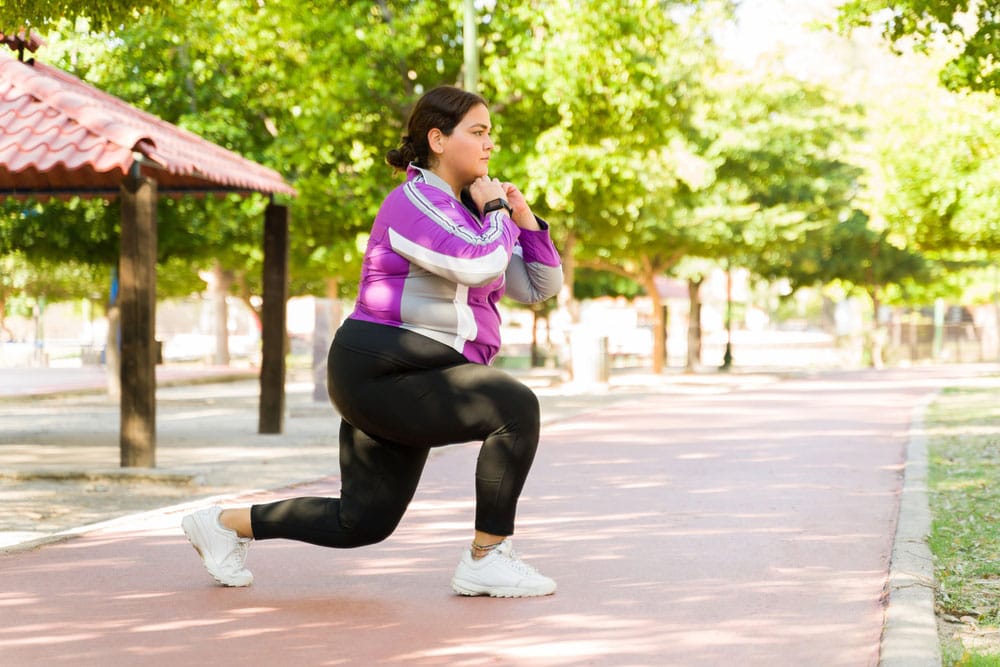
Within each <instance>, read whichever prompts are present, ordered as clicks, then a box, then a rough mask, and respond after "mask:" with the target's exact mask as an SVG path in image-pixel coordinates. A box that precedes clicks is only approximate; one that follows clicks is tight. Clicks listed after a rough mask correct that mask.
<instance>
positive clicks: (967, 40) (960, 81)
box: [839, 0, 1000, 92]
mask: <svg viewBox="0 0 1000 667" xmlns="http://www.w3.org/2000/svg"><path fill="white" fill-rule="evenodd" d="M839 12H840V15H839V23H840V26H841V28H842V29H844V30H851V29H853V28H857V27H861V26H875V27H877V28H880V29H881V32H882V35H883V37H884V38H885V39H886V41H888V42H889V43H890V44H892V45H893V46H894V47H898V46H899V45H900V44H902V43H904V42H907V41H914V42H915V45H916V47H917V48H918V49H920V50H925V51H926V50H928V49H932V48H936V47H942V46H944V47H947V48H948V50H949V52H953V53H952V55H950V56H949V57H950V60H948V62H947V63H946V64H945V65H944V67H943V68H942V69H941V72H940V78H941V81H942V83H944V84H945V86H947V87H948V88H950V89H952V90H960V89H969V90H976V91H990V92H996V91H998V90H1000V70H998V69H997V67H996V61H997V58H998V57H1000V41H998V39H997V38H998V37H1000V22H998V21H997V17H996V3H994V2H970V0H849V1H848V2H845V3H844V4H843V5H841V6H840V8H839Z"/></svg>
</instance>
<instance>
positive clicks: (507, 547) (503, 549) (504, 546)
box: [497, 538, 514, 556]
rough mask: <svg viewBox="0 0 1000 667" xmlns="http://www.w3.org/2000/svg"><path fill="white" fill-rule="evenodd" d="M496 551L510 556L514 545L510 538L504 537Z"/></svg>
mask: <svg viewBox="0 0 1000 667" xmlns="http://www.w3.org/2000/svg"><path fill="white" fill-rule="evenodd" d="M497 552H498V553H502V554H503V555H504V556H510V555H512V554H513V553H514V545H513V544H511V541H510V538H507V539H505V540H504V541H503V542H501V543H500V546H498V547H497Z"/></svg>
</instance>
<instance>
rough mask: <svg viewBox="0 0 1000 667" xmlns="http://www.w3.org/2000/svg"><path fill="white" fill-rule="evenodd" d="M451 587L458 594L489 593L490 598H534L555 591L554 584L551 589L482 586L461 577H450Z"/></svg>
mask: <svg viewBox="0 0 1000 667" xmlns="http://www.w3.org/2000/svg"><path fill="white" fill-rule="evenodd" d="M451 588H452V590H453V591H455V592H456V593H458V594H459V595H468V596H473V597H474V596H479V595H489V596H490V597H491V598H534V597H542V596H544V595H552V594H553V593H555V592H556V587H555V584H553V585H552V588H551V589H550V588H549V587H548V586H546V587H544V588H534V589H531V588H518V587H510V588H508V587H505V586H500V587H494V586H482V585H479V584H474V583H471V582H467V581H462V580H461V579H452V580H451Z"/></svg>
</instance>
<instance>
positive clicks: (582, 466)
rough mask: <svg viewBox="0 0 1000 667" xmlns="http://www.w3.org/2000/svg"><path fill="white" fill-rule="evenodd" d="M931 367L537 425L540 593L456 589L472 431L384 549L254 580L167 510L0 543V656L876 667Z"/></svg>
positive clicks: (284, 550) (290, 551)
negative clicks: (186, 532) (28, 545)
mask: <svg viewBox="0 0 1000 667" xmlns="http://www.w3.org/2000/svg"><path fill="white" fill-rule="evenodd" d="M947 372H948V371H939V372H938V375H939V377H940V376H941V375H942V374H946V373H947ZM956 372H957V371H956ZM929 377H930V376H929V375H928V373H925V372H918V371H910V372H903V371H899V372H888V373H882V374H874V373H854V374H843V375H839V376H826V377H824V378H823V379H822V380H815V381H810V380H802V381H786V382H781V383H776V384H772V385H769V386H766V387H762V388H758V389H753V390H748V391H739V392H735V393H730V394H722V395H701V396H691V395H687V396H683V395H671V394H650V395H649V396H648V397H645V398H643V399H641V400H639V401H636V402H634V403H627V404H617V405H614V406H613V407H610V408H606V409H604V410H603V411H596V412H591V413H588V414H585V415H582V416H580V417H577V418H575V419H573V420H571V421H568V422H564V423H561V424H555V425H551V426H548V427H546V428H545V429H544V431H543V445H542V447H541V449H540V451H539V455H538V458H537V459H536V464H535V468H534V470H533V473H532V477H531V478H530V479H529V482H528V485H527V488H526V490H525V494H524V496H523V497H522V505H521V511H520V514H519V517H520V520H519V524H518V525H519V529H518V535H517V536H516V539H515V545H516V546H517V547H518V549H519V550H520V551H522V552H523V553H524V554H525V556H526V560H528V561H529V562H531V563H532V564H534V565H536V566H537V567H538V568H539V569H540V570H542V571H543V572H545V573H546V574H548V575H550V576H552V577H554V578H555V579H556V580H557V581H558V583H559V591H558V592H557V594H556V595H555V596H553V597H549V598H542V599H531V600H491V599H481V598H475V599H470V598H461V597H457V596H455V595H453V594H452V593H451V591H450V588H449V585H448V584H449V579H450V576H451V573H452V570H453V568H454V565H455V563H456V560H457V554H458V551H459V549H460V548H462V547H463V546H464V545H465V544H466V543H467V541H468V539H469V537H470V534H469V526H470V523H471V520H472V514H473V507H472V504H471V501H470V499H471V497H472V470H473V467H474V463H475V455H476V448H475V447H472V446H462V447H455V448H450V449H448V450H444V451H440V452H438V453H436V455H435V456H434V457H432V459H431V461H430V462H429V464H428V467H427V470H426V473H425V477H424V480H423V482H422V486H421V488H420V490H419V491H418V493H417V497H416V500H415V501H414V504H413V506H412V508H411V511H410V512H409V514H408V515H407V516H406V518H405V519H404V521H403V523H402V525H401V526H400V529H399V530H398V531H397V533H396V534H395V535H394V536H393V537H392V538H390V539H389V540H388V541H387V542H385V543H383V544H381V545H377V546H375V547H369V548H366V549H361V550H357V551H334V550H326V549H321V548H318V547H313V546H309V545H304V544H297V543H292V542H279V541H274V542H261V543H257V544H254V545H253V546H252V548H251V551H250V558H249V562H248V564H249V566H250V567H251V569H252V570H253V572H254V574H255V576H256V583H255V584H254V585H253V586H252V587H251V588H249V589H224V588H219V587H215V586H213V585H212V584H211V582H210V579H209V577H208V575H207V574H206V573H205V572H204V570H203V569H202V566H201V564H200V562H199V561H198V559H197V556H196V554H195V552H194V551H193V550H192V549H191V548H190V546H188V544H187V543H186V541H185V540H184V538H183V537H182V535H181V533H180V530H179V528H178V524H179V521H180V517H181V515H182V514H183V513H185V512H186V511H187V510H186V509H179V508H174V509H172V510H169V511H164V512H155V513H151V514H149V515H144V516H141V517H138V518H136V519H135V520H132V521H126V522H122V523H120V524H118V525H117V526H115V527H113V528H110V529H107V530H104V531H98V532H94V533H91V534H89V535H87V536H85V537H82V538H78V539H75V540H72V541H69V542H66V543H62V544H58V545H53V546H48V547H45V548H42V549H40V550H37V551H33V552H27V553H20V554H13V555H8V556H2V557H0V663H2V664H5V665H62V664H72V665H144V666H154V665H182V664H183V665H215V664H248V665H263V664H267V665H285V664H287V665H370V664H406V665H460V666H463V665H685V666H687V665H730V664H738V665H849V666H851V667H857V666H859V665H874V664H877V659H878V642H879V635H880V632H881V627H882V617H883V608H882V599H881V598H882V591H883V587H884V585H885V581H886V576H887V570H888V559H889V553H890V551H891V547H892V535H893V532H894V528H895V518H896V511H897V504H898V492H899V490H900V488H901V480H900V473H901V466H902V463H903V456H904V448H905V444H906V439H907V429H908V426H909V420H910V416H911V410H912V407H913V405H915V404H916V403H917V401H918V400H919V399H921V398H922V397H924V396H925V395H927V394H928V393H929V392H931V391H933V390H934V389H935V388H936V387H937V386H939V384H940V383H941V382H942V381H943V380H934V379H929ZM338 486H339V485H338V482H337V480H336V479H329V480H325V481H323V482H321V483H314V484H311V485H308V486H306V487H300V488H297V489H296V490H295V492H296V493H309V494H313V493H336V492H337V489H338ZM274 495H287V491H286V492H285V493H283V494H259V495H258V496H255V498H260V497H268V498H270V497H273V496H274Z"/></svg>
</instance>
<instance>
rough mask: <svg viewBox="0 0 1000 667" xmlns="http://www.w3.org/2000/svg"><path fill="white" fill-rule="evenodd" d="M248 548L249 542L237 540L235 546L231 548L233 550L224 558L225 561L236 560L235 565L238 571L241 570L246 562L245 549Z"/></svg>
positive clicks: (247, 540) (244, 539)
mask: <svg viewBox="0 0 1000 667" xmlns="http://www.w3.org/2000/svg"><path fill="white" fill-rule="evenodd" d="M248 548H250V540H249V539H246V538H238V539H237V540H236V544H235V545H234V546H233V550H232V551H230V552H229V555H227V556H226V560H227V561H229V560H232V559H233V558H235V559H237V560H236V564H237V565H238V566H239V568H240V569H243V567H244V565H245V564H246V562H247V549H248Z"/></svg>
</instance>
